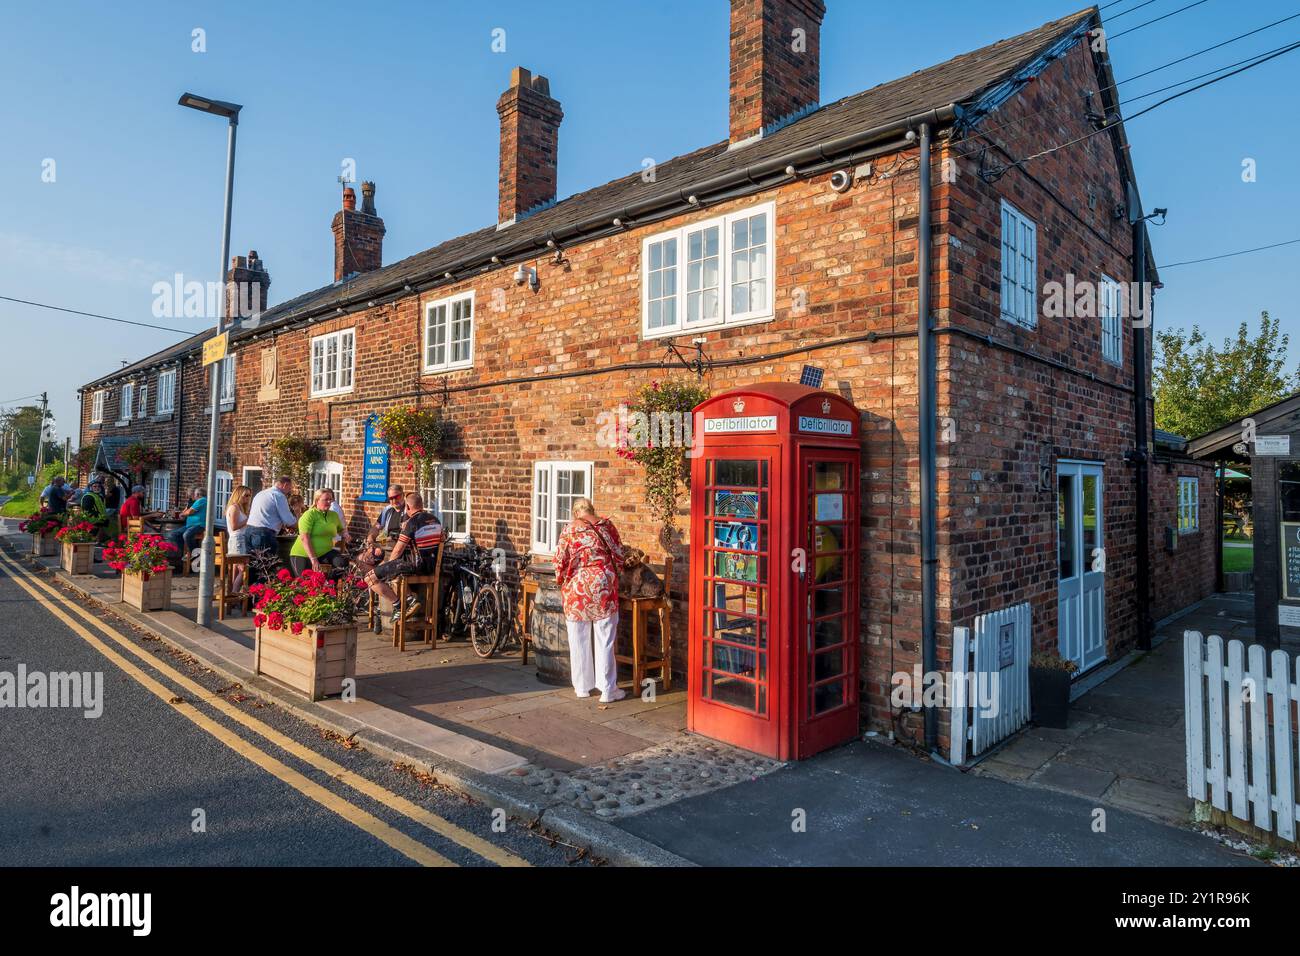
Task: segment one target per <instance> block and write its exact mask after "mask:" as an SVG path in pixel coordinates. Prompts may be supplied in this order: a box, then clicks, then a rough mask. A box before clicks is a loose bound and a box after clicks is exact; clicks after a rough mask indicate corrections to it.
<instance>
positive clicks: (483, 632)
mask: <svg viewBox="0 0 1300 956" xmlns="http://www.w3.org/2000/svg"><path fill="white" fill-rule="evenodd" d="M502 626H503V621H502V620H501V597H500V595H498V594H497V589H496V586H495V585H491V584H489V585H487V586H486V587H484V588H483V589H482V590H481V591H479V592H478V595H477V596H476V597H475V598H474V606H473V608H471V610H470V616H469V639H470V643H471V644H472V645H474V653H475V654H477V655H478V656H479V657H491V656H492V655H493V654H495V653H496V650H497V645H498V644H500V643H501V632H502Z"/></svg>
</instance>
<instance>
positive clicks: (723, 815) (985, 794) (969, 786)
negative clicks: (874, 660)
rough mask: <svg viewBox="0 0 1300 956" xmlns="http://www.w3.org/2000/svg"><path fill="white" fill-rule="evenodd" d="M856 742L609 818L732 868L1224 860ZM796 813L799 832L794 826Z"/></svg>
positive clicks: (1231, 858) (1049, 797)
mask: <svg viewBox="0 0 1300 956" xmlns="http://www.w3.org/2000/svg"><path fill="white" fill-rule="evenodd" d="M1097 807H1098V804H1097V803H1096V802H1095V801H1090V800H1085V799H1082V798H1079V797H1074V796H1070V795H1067V794H1057V793H1052V792H1050V791H1046V790H1039V789H1031V788H1026V787H1022V786H1019V785H1017V784H1013V783H1005V782H1003V781H1000V780H993V779H990V778H987V777H976V776H972V775H970V774H962V773H959V772H958V771H956V770H951V769H948V768H946V767H941V766H939V765H937V764H934V763H929V762H926V761H923V760H919V759H917V758H916V757H914V756H911V755H910V754H907V753H904V752H902V751H900V750H897V749H894V748H891V747H886V746H884V745H883V744H877V743H870V742H862V741H859V742H857V743H854V744H850V745H848V746H846V747H840V748H838V749H836V750H833V751H830V752H829V753H825V754H822V755H821V756H819V757H814V758H813V759H811V760H808V761H804V762H803V763H799V764H791V765H789V766H787V767H785V768H783V769H781V770H778V771H776V772H775V773H771V774H768V775H767V776H764V777H760V778H758V779H757V780H755V781H753V782H750V783H742V784H738V785H737V786H734V787H730V788H728V789H726V790H720V791H717V792H715V793H710V794H706V795H704V796H701V797H696V798H694V799H691V800H686V801H683V802H681V803H676V804H672V805H671V806H667V807H663V808H661V809H657V810H652V811H650V812H648V813H644V814H642V815H640V816H635V817H630V818H628V819H626V820H621V821H619V826H621V827H623V828H624V829H626V830H628V831H629V832H631V833H633V834H635V835H637V836H639V837H641V838H642V839H645V840H649V841H650V842H652V843H655V844H658V845H659V846H661V847H663V848H664V849H667V850H669V851H671V852H673V853H677V854H679V855H681V856H683V857H685V858H686V859H688V860H691V861H693V862H695V863H698V864H701V865H704V866H712V865H723V864H725V865H741V866H905V865H906V866H1232V865H1242V864H1250V863H1251V862H1252V861H1251V860H1249V858H1247V857H1245V856H1243V855H1241V854H1238V853H1234V852H1233V851H1231V850H1228V849H1226V848H1224V847H1223V846H1221V845H1220V844H1219V843H1217V842H1215V841H1214V840H1212V839H1210V838H1209V837H1206V836H1202V835H1201V834H1199V833H1195V832H1193V831H1191V830H1187V829H1179V828H1175V827H1170V826H1166V825H1164V824H1162V823H1157V822H1155V821H1152V820H1149V819H1147V818H1145V817H1141V816H1138V815H1137V814H1134V813H1129V812H1127V811H1124V810H1118V809H1115V808H1104V810H1105V827H1106V828H1105V832H1101V833H1098V832H1094V831H1093V820H1094V810H1095V809H1097ZM800 811H802V816H803V819H804V822H805V829H804V832H796V830H795V823H796V821H797V820H798V819H799V817H798V816H797V814H798V813H799V812H800Z"/></svg>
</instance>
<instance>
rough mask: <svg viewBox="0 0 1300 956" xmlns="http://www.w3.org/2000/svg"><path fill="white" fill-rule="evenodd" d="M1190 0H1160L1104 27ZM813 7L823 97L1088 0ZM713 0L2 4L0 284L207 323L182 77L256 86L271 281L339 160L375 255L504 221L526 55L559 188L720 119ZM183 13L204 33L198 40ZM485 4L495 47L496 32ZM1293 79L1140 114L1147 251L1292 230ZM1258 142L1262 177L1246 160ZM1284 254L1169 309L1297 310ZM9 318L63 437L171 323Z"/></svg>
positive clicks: (1169, 276)
mask: <svg viewBox="0 0 1300 956" xmlns="http://www.w3.org/2000/svg"><path fill="white" fill-rule="evenodd" d="M1141 2H1142V0H1122V2H1120V3H1118V4H1115V5H1114V6H1112V7H1111V8H1110V9H1109V10H1107V11H1104V16H1107V17H1109V16H1113V15H1114V14H1117V13H1119V12H1121V11H1123V10H1127V9H1130V8H1132V7H1135V6H1137V5H1138V4H1139V3H1141ZM1187 2H1188V0H1156V2H1153V3H1150V4H1149V5H1147V6H1145V7H1143V8H1142V9H1140V10H1136V11H1134V12H1132V13H1130V14H1128V15H1127V16H1123V17H1120V18H1118V19H1116V20H1115V21H1114V24H1113V26H1112V27H1111V32H1112V34H1113V33H1115V32H1118V31H1119V30H1122V29H1124V28H1126V27H1130V26H1134V25H1137V24H1139V23H1142V22H1144V21H1146V20H1148V19H1151V18H1152V17H1156V16H1160V15H1162V14H1164V13H1168V12H1170V11H1173V10H1175V9H1177V8H1178V7H1181V6H1185V5H1186V3H1187ZM827 7H828V13H827V17H826V22H825V24H824V28H823V50H822V100H823V102H830V101H831V100H834V99H837V98H839V97H841V96H845V95H848V94H850V93H854V92H857V91H859V90H862V89H865V88H867V87H869V86H872V85H875V84H877V83H880V82H884V81H887V80H890V79H893V78H895V77H897V76H901V75H903V74H906V73H909V72H912V71H913V70H916V69H920V68H922V67H925V66H929V65H931V64H933V63H937V62H940V61H942V60H945V59H947V58H949V57H950V56H953V55H956V54H958V53H961V52H964V51H966V50H970V49H973V48H975V47H977V46H980V45H983V44H985V43H989V42H992V41H994V40H997V39H1000V38H1003V37H1007V36H1011V35H1014V34H1016V33H1020V32H1023V31H1025V30H1028V29H1031V28H1033V27H1036V26H1038V25H1039V24H1041V23H1043V22H1045V21H1047V20H1050V19H1053V18H1055V17H1057V16H1060V15H1063V14H1065V13H1069V12H1071V11H1073V10H1075V9H1078V8H1079V7H1078V6H1076V5H1075V4H1073V3H1056V2H1042V0H1035V2H1030V0H999V2H997V3H969V2H958V0H932V2H930V3H925V4H921V3H894V4H880V3H868V2H866V0H827ZM727 11H728V5H727V3H726V2H725V0H658V2H655V3H643V2H618V0H609V2H600V3H598V2H577V0H552V2H550V3H537V2H536V0H528V2H522V0H521V2H488V0H484V2H480V3H473V4H469V3H463V2H455V3H452V2H432V0H431V2H424V3H416V2H382V0H378V2H374V3H371V4H356V3H346V4H345V3H334V2H325V0H316V2H311V3H307V2H285V0H277V2H271V3H262V4H231V3H222V4H216V3H180V2H168V3H154V2H132V3H126V4H106V3H99V2H88V0H80V2H79V0H69V2H67V3H61V4H57V5H55V4H22V5H17V4H14V5H11V6H10V8H9V9H8V10H7V11H6V14H5V26H4V30H3V38H0V89H3V90H4V91H5V98H4V106H3V111H2V113H0V115H2V116H3V124H2V125H0V129H3V133H2V134H0V135H2V136H3V139H2V140H0V143H2V145H0V181H3V182H4V184H5V193H4V196H3V198H0V295H5V296H12V297H16V298H22V299H30V300H36V301H41V302H48V303H52V304H55V305H61V306H65V307H68V308H72V309H81V310H85V311H89V312H99V313H104V314H107V315H113V316H120V317H122V318H129V319H136V320H140V321H146V322H149V321H157V322H159V324H163V325H171V326H173V327H175V328H177V329H180V330H184V331H189V332H193V331H197V330H198V328H199V323H198V322H196V321H192V320H191V321H186V320H183V319H174V320H166V321H160V320H156V319H153V318H152V316H151V311H150V309H151V304H152V302H153V293H152V291H151V287H152V286H153V284H154V283H155V282H157V281H159V280H169V279H170V278H171V276H172V275H173V274H174V273H176V272H180V273H183V274H184V275H185V276H186V278H187V279H199V280H201V281H206V280H209V279H215V278H216V277H217V264H218V263H217V259H218V254H219V240H220V236H219V228H220V217H221V190H222V185H223V181H222V176H223V166H224V146H225V130H224V126H223V124H222V122H221V121H219V120H217V119H215V118H213V117H208V116H203V115H200V114H198V113H195V112H193V111H190V110H185V109H182V108H181V107H179V106H177V105H176V99H177V97H178V96H179V95H180V93H181V92H183V91H185V90H193V91H196V92H198V93H201V94H204V95H208V96H214V97H218V98H221V99H227V100H232V101H235V102H239V103H242V104H244V106H245V109H244V113H243V116H242V119H241V124H240V132H239V155H238V162H237V167H236V177H235V208H234V223H233V230H232V247H233V248H232V254H233V253H240V252H247V251H248V250H249V249H257V250H258V252H259V253H260V255H261V256H262V258H263V260H264V261H265V263H266V265H267V268H268V269H269V271H270V273H271V278H272V284H271V289H270V298H271V302H272V303H273V304H274V303H276V302H280V301H283V300H284V299H287V298H291V297H292V296H294V295H297V294H299V293H301V292H304V291H307V290H310V289H313V288H316V287H318V286H320V285H324V284H326V283H327V282H329V281H330V280H331V279H332V268H333V251H332V250H333V246H332V237H331V234H330V231H329V223H330V218H331V216H332V215H333V213H334V211H335V210H336V209H337V208H338V204H339V201H338V189H339V186H338V183H337V177H338V175H339V172H340V164H341V163H342V162H343V160H344V159H345V158H349V157H350V158H353V159H355V160H356V163H357V174H358V177H359V178H364V179H374V180H376V181H377V183H378V191H377V205H378V209H379V213H380V215H382V216H383V217H384V219H385V221H386V224H387V228H388V234H387V237H386V239H385V244H384V252H385V255H384V258H385V262H394V261H396V260H398V259H400V258H402V257H404V256H407V255H410V254H412V253H415V252H418V251H420V250H422V249H425V248H428V247H429V246H432V245H434V244H435V243H436V242H439V241H441V240H443V239H446V238H449V237H451V236H455V235H459V234H461V233H464V232H468V231H470V230H472V229H477V228H481V227H482V226H484V225H487V224H489V223H492V222H494V221H495V214H496V177H497V140H498V127H497V116H496V110H495V104H496V100H497V97H498V96H499V95H500V93H501V91H502V90H503V89H504V88H505V86H506V85H507V83H508V79H509V74H510V68H511V67H512V66H514V65H516V64H521V65H523V66H526V67H528V68H530V69H532V70H533V72H535V73H543V74H545V75H547V76H548V77H549V78H550V80H551V91H552V93H553V95H555V96H556V97H557V98H558V99H559V100H560V101H561V103H562V104H563V107H564V112H565V120H564V125H563V127H562V128H561V132H560V163H559V166H560V174H559V175H560V189H559V191H560V195H561V196H565V195H569V194H571V193H574V192H577V191H579V190H581V189H585V188H588V187H591V186H594V185H598V184H600V183H603V182H606V181H608V180H609V179H612V178H614V177H616V176H619V175H623V174H626V173H628V172H632V171H635V170H639V169H640V166H641V161H642V159H643V158H645V157H651V158H654V159H656V160H664V159H667V158H670V157H672V156H675V155H678V154H680V153H683V152H687V151H689V150H692V149H695V148H698V147H699V146H702V145H705V144H707V143H713V142H717V141H718V140H720V139H723V138H725V136H726V131H727V25H728V12H727ZM1293 13H1300V0H1285V2H1284V0H1259V2H1256V3H1252V4H1240V3H1233V2H1230V0H1208V2H1205V3H1203V4H1201V5H1200V6H1198V7H1196V8H1195V9H1192V10H1189V11H1187V12H1186V13H1181V14H1179V15H1177V16H1175V17H1172V18H1170V19H1169V20H1166V21H1163V22H1162V23H1158V24H1155V25H1153V26H1149V27H1147V28H1145V29H1142V30H1139V31H1137V32H1136V33H1133V34H1131V35H1130V36H1127V37H1120V38H1118V39H1116V40H1115V41H1114V43H1113V45H1112V46H1111V56H1112V59H1113V61H1114V63H1115V68H1116V74H1117V77H1118V78H1119V79H1121V80H1123V79H1124V78H1126V77H1128V76H1132V75H1134V74H1137V73H1140V72H1142V71H1144V70H1146V69H1150V68H1151V67H1154V66H1158V65H1160V64H1162V63H1165V62H1167V61H1169V60H1171V59H1174V58H1175V57H1177V56H1180V55H1183V54H1185V53H1190V52H1192V51H1194V50H1199V49H1201V48H1203V47H1206V46H1209V45H1211V44H1212V43H1215V42H1218V41H1220V40H1224V39H1228V38H1229V37H1232V36H1236V35H1237V34H1240V33H1244V32H1246V31H1247V30H1251V29H1253V28H1255V27H1258V26H1263V25H1264V24H1266V23H1269V22H1271V21H1273V20H1277V19H1280V18H1282V17H1284V16H1288V15H1290V14H1293ZM195 28H201V29H203V30H204V31H205V33H206V46H207V50H206V52H204V53H196V52H193V51H192V49H191V46H192V31H193V30H194V29H195ZM498 28H499V29H503V30H504V31H505V43H506V51H505V52H504V53H496V52H493V50H492V39H493V31H494V30H495V29H498ZM1295 40H1300V19H1297V20H1294V21H1291V22H1290V23H1287V24H1283V25H1282V26H1279V27H1275V28H1273V29H1271V30H1268V31H1266V32H1264V33H1261V34H1259V35H1257V36H1255V37H1251V38H1249V39H1247V40H1243V41H1241V42H1239V43H1235V44H1232V45H1231V46H1228V47H1225V48H1223V49H1222V50H1218V51H1215V52H1213V53H1209V54H1207V55H1205V56H1202V57H1198V58H1196V59H1194V60H1190V61H1188V62H1187V63H1184V64H1181V65H1179V66H1175V67H1172V68H1170V69H1168V70H1165V71H1162V72H1160V73H1157V74H1155V75H1153V76H1151V77H1148V78H1146V79H1143V80H1138V81H1136V82H1135V83H1132V84H1127V85H1125V86H1123V87H1121V90H1122V92H1123V94H1124V95H1126V96H1127V95H1132V94H1135V93H1142V92H1147V91H1148V90H1152V89H1155V88H1157V87H1160V86H1164V85H1166V84H1169V83H1173V82H1175V81H1177V80H1182V79H1185V78H1188V77H1191V76H1194V75H1196V74H1198V73H1202V72H1205V71H1207V70H1210V69H1211V68H1213V67H1217V66H1221V65H1226V64H1228V63H1231V62H1234V61H1237V60H1240V59H1242V58H1244V57H1247V56H1249V55H1251V54H1254V53H1258V52H1262V51H1265V50H1268V49H1272V48H1274V47H1277V46H1280V45H1282V44H1283V43H1285V42H1290V41H1295ZM1298 79H1300V52H1297V53H1293V54H1289V55H1288V56H1285V57H1282V58H1280V59H1278V60H1275V61H1273V62H1272V63H1270V64H1267V65H1265V66H1263V67H1260V68H1258V69H1255V70H1251V71H1249V72H1247V73H1244V74H1242V75H1241V76H1240V77H1236V78H1233V79H1231V80H1227V81H1225V82H1224V83H1221V84H1218V85H1217V86H1214V87H1212V88H1210V89H1207V90H1205V91H1202V92H1199V93H1195V94H1192V95H1191V96H1187V97H1184V98H1183V99H1181V100H1178V101H1176V102H1174V103H1171V104H1169V105H1168V106H1165V107H1162V108H1161V109H1159V110H1157V111H1156V112H1154V113H1152V114H1150V115H1148V116H1145V117H1142V118H1140V119H1138V120H1136V121H1134V122H1133V123H1132V124H1131V126H1130V127H1129V138H1130V140H1131V142H1132V147H1133V154H1134V158H1135V161H1136V163H1137V169H1138V175H1139V182H1140V184H1141V186H1142V190H1143V195H1144V199H1145V201H1146V204H1147V207H1148V208H1153V207H1156V206H1166V207H1168V208H1169V210H1170V212H1169V221H1168V224H1167V225H1165V226H1164V227H1162V228H1158V229H1156V230H1155V232H1154V241H1155V249H1156V255H1157V260H1158V261H1159V262H1162V263H1168V262H1175V261H1180V260H1184V259H1195V258H1201V257H1203V256H1210V255H1216V254H1219V253H1224V252H1231V251H1235V250H1238V249H1244V248H1248V247H1252V246H1258V245H1264V244H1267V243H1271V242H1280V241H1284V240H1288V239H1295V238H1300V184H1298V183H1297V179H1296V176H1295V169H1296V166H1295V159H1294V157H1295V155H1296V154H1297V152H1300V131H1298V130H1297V128H1296V124H1295V122H1294V115H1295V114H1294V90H1295V89H1296V88H1297V80H1298ZM1159 98H1160V97H1154V98H1151V99H1147V100H1143V101H1142V105H1147V104H1149V103H1152V102H1154V101H1155V100H1158V99H1159ZM1247 158H1250V159H1253V160H1255V162H1256V168H1257V180H1256V181H1255V182H1253V183H1245V182H1243V181H1242V176H1241V171H1242V161H1243V160H1244V159H1247ZM46 159H53V160H54V161H55V163H56V164H57V165H56V167H55V171H56V176H57V178H56V180H55V182H53V183H48V182H42V175H41V174H42V168H43V167H42V164H43V162H44V161H45V160H46ZM1297 265H1300V245H1296V246H1291V247H1287V248H1283V249H1277V250H1273V251H1270V252H1264V253H1258V254H1255V255H1250V256H1242V257H1238V258H1234V259H1227V260H1224V261H1221V262H1217V263H1207V264H1204V265H1198V266H1188V267H1184V268H1180V269H1172V270H1168V271H1167V272H1166V273H1165V274H1164V276H1163V278H1164V281H1165V285H1166V288H1165V290H1164V292H1163V293H1162V294H1161V297H1160V299H1159V303H1158V306H1157V315H1156V318H1157V323H1158V324H1159V325H1161V326H1170V325H1173V326H1186V327H1190V326H1191V324H1192V323H1199V324H1200V325H1201V326H1202V327H1203V328H1205V329H1207V330H1208V331H1210V332H1211V333H1212V334H1213V335H1215V336H1216V337H1222V336H1223V335H1226V334H1229V333H1230V332H1231V331H1233V330H1234V329H1235V327H1236V326H1237V324H1238V323H1239V322H1241V321H1242V320H1246V319H1249V320H1252V321H1254V320H1255V318H1256V317H1257V316H1258V314H1259V312H1260V310H1262V309H1268V310H1270V311H1271V312H1272V313H1273V315H1274V316H1276V317H1278V318H1280V319H1281V320H1282V322H1283V326H1284V328H1288V327H1289V328H1290V329H1292V330H1300V322H1297V317H1298V315H1300V306H1297V302H1296V296H1295V293H1294V291H1293V285H1292V282H1291V281H1290V280H1291V279H1292V277H1293V276H1294V275H1295V273H1296V267H1297ZM0 323H2V327H3V329H4V340H3V341H4V348H3V350H2V351H0V382H2V383H3V384H0V403H3V402H5V401H6V400H7V399H10V398H17V397H19V396H23V395H27V394H30V393H34V392H39V391H42V390H48V391H49V393H50V397H51V402H52V406H53V409H54V411H55V414H56V415H57V417H58V422H59V437H60V438H62V437H63V435H65V434H69V433H71V434H72V437H73V441H74V443H75V441H76V437H77V436H76V423H77V405H76V387H77V385H78V384H80V383H81V382H84V381H87V380H89V379H91V378H94V377H96V376H98V375H102V374H105V373H107V372H110V371H112V369H113V368H115V367H117V366H118V365H119V363H120V362H121V361H123V360H135V359H137V358H139V357H141V356H143V355H145V354H147V353H149V352H151V351H155V350H157V349H159V348H162V347H164V346H166V345H168V344H170V343H171V342H173V341H176V340H177V339H178V338H179V337H180V336H179V335H176V334H171V333H168V332H161V331H151V330H147V329H135V328H130V327H127V326H121V325H116V324H112V323H108V322H103V321H99V320H96V319H91V318H83V317H78V316H72V315H65V314H60V313H55V312H48V311H44V310H39V309H34V308H31V307H28V306H22V305H15V304H13V303H9V302H2V301H0ZM1292 354H1293V356H1296V355H1298V354H1300V341H1297V342H1296V343H1295V344H1294V345H1293V348H1292ZM1293 364H1294V361H1293Z"/></svg>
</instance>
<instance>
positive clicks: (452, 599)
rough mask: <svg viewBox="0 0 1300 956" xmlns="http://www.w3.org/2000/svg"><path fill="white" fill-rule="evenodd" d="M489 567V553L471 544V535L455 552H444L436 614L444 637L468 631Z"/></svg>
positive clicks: (470, 630) (490, 557)
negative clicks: (438, 612)
mask: <svg viewBox="0 0 1300 956" xmlns="http://www.w3.org/2000/svg"><path fill="white" fill-rule="evenodd" d="M491 571H492V555H491V553H490V552H488V551H487V550H486V549H484V548H480V547H479V546H478V545H477V544H475V543H474V539H473V538H469V539H468V540H467V541H466V542H465V547H464V549H463V550H461V551H460V552H459V553H454V554H449V555H446V556H444V558H443V572H442V573H443V577H444V579H445V580H446V585H445V587H446V594H445V597H444V598H443V601H442V611H441V615H440V617H441V625H442V634H443V636H444V637H446V638H448V639H450V638H453V637H454V638H461V637H465V636H467V635H468V634H471V633H472V630H473V626H472V610H473V607H474V602H475V600H477V598H478V595H479V592H480V591H481V590H482V588H483V587H484V582H485V580H486V579H487V578H488V577H489V576H490V575H491Z"/></svg>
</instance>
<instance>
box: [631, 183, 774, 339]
mask: <svg viewBox="0 0 1300 956" xmlns="http://www.w3.org/2000/svg"><path fill="white" fill-rule="evenodd" d="M756 216H764V217H766V218H765V226H764V233H765V237H764V243H763V245H764V248H765V251H766V257H765V268H764V270H763V274H762V275H761V276H750V278H749V281H750V282H753V281H757V280H759V279H761V280H762V281H763V282H764V284H765V286H766V290H767V297H766V301H765V302H764V304H763V306H762V307H761V308H757V309H755V308H747V309H745V310H743V311H737V310H736V308H735V302H734V295H733V288H732V286H733V282H734V280H735V278H736V275H735V271H736V270H735V267H734V263H733V262H732V255H733V252H734V251H735V250H734V249H733V244H732V228H733V227H734V226H735V224H736V223H738V222H740V221H741V220H746V219H752V218H754V217H756ZM709 229H717V230H718V286H717V295H718V317H717V318H709V319H705V318H700V319H698V320H696V321H691V320H690V319H689V317H688V311H689V310H688V305H689V301H690V300H689V294H690V292H691V291H692V290H690V289H689V284H690V260H689V253H690V241H689V240H690V236H691V234H692V233H696V232H702V231H706V230H709ZM661 243H672V244H673V248H674V249H675V250H676V259H675V261H676V265H675V266H674V268H675V269H676V273H675V275H674V277H673V286H674V288H673V290H672V292H671V295H668V296H660V298H661V299H663V300H665V301H671V302H673V303H674V306H673V307H674V321H673V322H672V324H668V325H661V326H659V327H658V328H651V327H650V301H651V299H650V273H651V270H650V262H651V257H650V249H651V246H654V245H658V244H661ZM746 248H751V247H748V246H747V247H746ZM706 288H709V287H706ZM775 303H776V203H775V202H771V201H769V202H764V203H759V204H758V205H755V206H749V207H747V208H745V209H738V210H736V211H735V212H731V213H727V214H726V215H723V216H716V217H714V218H712V219H705V220H700V221H697V222H690V223H687V224H685V225H682V226H679V227H677V228H676V229H669V230H666V231H664V232H658V233H655V234H654V235H650V236H646V237H645V238H644V239H642V240H641V337H642V338H643V339H657V338H664V337H667V336H673V335H681V334H682V333H684V332H697V331H700V332H703V331H708V330H710V329H721V328H727V327H730V326H733V325H747V324H750V323H755V322H769V321H771V320H772V319H773V318H774V317H775V316H776V306H775ZM701 311H702V310H701Z"/></svg>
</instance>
